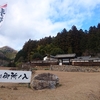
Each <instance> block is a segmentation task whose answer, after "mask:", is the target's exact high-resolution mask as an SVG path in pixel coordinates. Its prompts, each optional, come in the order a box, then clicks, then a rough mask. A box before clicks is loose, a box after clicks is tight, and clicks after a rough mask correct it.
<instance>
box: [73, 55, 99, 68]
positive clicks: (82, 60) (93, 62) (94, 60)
mask: <svg viewBox="0 0 100 100" xmlns="http://www.w3.org/2000/svg"><path fill="white" fill-rule="evenodd" d="M72 65H74V66H100V58H98V57H91V56H83V57H78V58H75V59H72Z"/></svg>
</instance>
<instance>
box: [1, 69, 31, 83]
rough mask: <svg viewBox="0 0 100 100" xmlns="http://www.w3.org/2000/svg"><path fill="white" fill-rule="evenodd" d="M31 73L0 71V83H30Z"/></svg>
mask: <svg viewBox="0 0 100 100" xmlns="http://www.w3.org/2000/svg"><path fill="white" fill-rule="evenodd" d="M30 81H31V71H14V70H0V82H8V83H30Z"/></svg>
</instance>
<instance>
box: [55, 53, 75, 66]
mask: <svg viewBox="0 0 100 100" xmlns="http://www.w3.org/2000/svg"><path fill="white" fill-rule="evenodd" d="M54 58H55V59H58V62H59V65H63V64H69V65H70V64H71V60H72V59H74V58H76V54H58V55H56V56H55V57H54Z"/></svg>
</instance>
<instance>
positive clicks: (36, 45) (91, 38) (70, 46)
mask: <svg viewBox="0 0 100 100" xmlns="http://www.w3.org/2000/svg"><path fill="white" fill-rule="evenodd" d="M69 53H76V55H77V56H82V55H86V56H88V55H91V56H97V55H99V53H100V23H99V24H98V25H97V26H91V27H90V28H89V30H85V31H83V30H82V29H79V30H78V29H77V27H76V26H74V25H73V26H72V28H71V29H70V30H69V31H67V30H66V29H65V28H64V29H63V30H62V31H61V32H58V33H57V35H56V36H55V37H51V36H49V37H44V38H42V39H40V40H38V41H37V40H31V39H29V40H28V41H27V42H26V43H25V44H24V46H23V47H22V49H21V50H20V51H19V52H18V53H17V55H16V58H15V62H16V63H17V62H26V61H31V60H37V59H42V58H43V57H44V56H45V55H48V56H50V55H56V54H69Z"/></svg>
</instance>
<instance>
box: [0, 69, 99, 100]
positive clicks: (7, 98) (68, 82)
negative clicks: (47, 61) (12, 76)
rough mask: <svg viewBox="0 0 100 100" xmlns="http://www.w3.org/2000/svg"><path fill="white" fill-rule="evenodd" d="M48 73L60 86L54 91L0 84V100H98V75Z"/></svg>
mask: <svg viewBox="0 0 100 100" xmlns="http://www.w3.org/2000/svg"><path fill="white" fill-rule="evenodd" d="M43 72H50V73H53V74H55V75H57V76H58V77H59V79H60V84H61V86H60V87H58V88H56V89H51V90H50V89H44V90H32V89H31V88H28V84H10V83H0V100H100V73H99V72H97V73H87V72H60V71H48V70H47V71H43V70H38V71H36V74H38V73H43Z"/></svg>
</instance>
